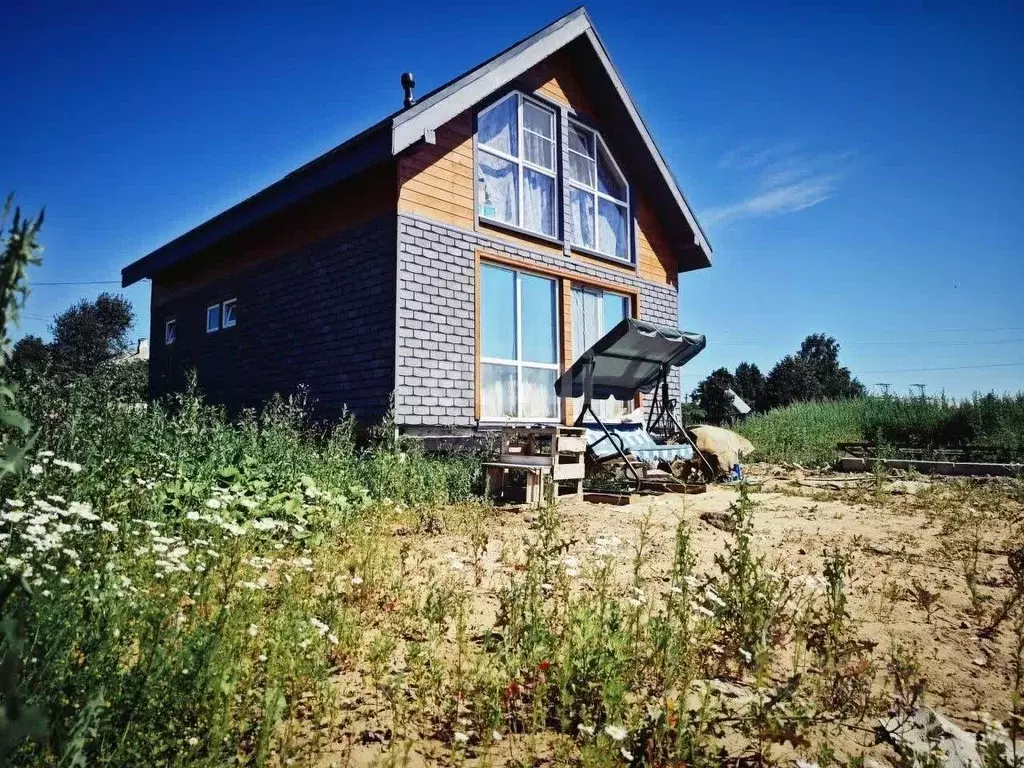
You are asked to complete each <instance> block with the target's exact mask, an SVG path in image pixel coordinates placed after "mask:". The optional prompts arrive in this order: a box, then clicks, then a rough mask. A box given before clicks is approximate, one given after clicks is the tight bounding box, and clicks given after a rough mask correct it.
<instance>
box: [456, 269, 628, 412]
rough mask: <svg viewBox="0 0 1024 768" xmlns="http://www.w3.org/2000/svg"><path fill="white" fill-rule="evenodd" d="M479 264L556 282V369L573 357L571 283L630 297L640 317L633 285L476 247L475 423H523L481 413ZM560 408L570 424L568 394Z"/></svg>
mask: <svg viewBox="0 0 1024 768" xmlns="http://www.w3.org/2000/svg"><path fill="white" fill-rule="evenodd" d="M482 264H493V265H494V266H497V267H504V268H506V269H514V270H517V271H519V272H526V273H529V274H533V275H536V276H537V277H547V278H552V279H554V280H555V281H556V286H557V299H558V300H557V302H556V304H557V307H556V315H557V320H556V322H557V323H558V351H559V358H560V359H559V362H558V365H559V371H560V372H564V371H565V369H566V368H567V367H568V366H569V365H571V363H572V362H573V360H572V359H570V358H571V357H572V313H571V312H566V311H565V306H566V303H567V299H568V305H569V306H570V307H571V306H572V286H573V284H578V285H583V286H588V287H593V288H598V289H600V290H603V291H611V292H612V293H616V294H619V295H620V296H626V297H627V298H629V299H630V307H631V309H632V313H633V314H632V317H634V318H639V317H640V291H639V289H638V288H633V287H632V286H628V285H622V284H619V283H611V282H608V281H606V280H601V279H599V278H592V277H590V276H588V275H580V274H578V273H577V272H574V271H572V270H569V269H560V268H557V267H548V266H545V265H542V264H533V263H530V262H527V261H525V260H520V259H516V258H511V257H507V256H502V255H499V254H496V253H492V252H490V251H486V250H482V249H478V250H476V251H475V253H474V265H473V274H474V300H473V318H474V321H473V344H474V354H473V360H474V364H473V378H474V382H473V390H474V398H473V400H474V403H473V409H474V416H475V418H476V421H477V424H478V425H486V426H491V425H493V426H497V425H499V424H502V423H522V422H521V421H519V422H517V421H513V420H492V419H485V418H483V417H482V412H483V401H482V397H481V384H482V381H483V380H482V374H483V367H482V363H481V345H480V341H481V340H480V267H481V265H482ZM559 400H560V401H561V402H560V411H561V423H562V424H566V425H570V424H572V423H573V421H572V420H573V417H574V414H573V412H572V398H571V397H560V398H559ZM634 403H635V407H636V408H639V407H640V406H641V405H642V404H643V396H642V395H639V394H638V395H637V396H636V398H635V400H634ZM526 421H527V422H529V423H541V420H538V419H526ZM544 423H558V422H556V421H551V422H544Z"/></svg>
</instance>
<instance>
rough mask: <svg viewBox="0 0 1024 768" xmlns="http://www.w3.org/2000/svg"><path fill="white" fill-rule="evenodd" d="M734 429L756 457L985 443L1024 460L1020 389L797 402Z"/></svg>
mask: <svg viewBox="0 0 1024 768" xmlns="http://www.w3.org/2000/svg"><path fill="white" fill-rule="evenodd" d="M737 429H738V431H739V432H740V433H741V434H743V435H744V436H745V437H746V438H748V439H749V440H750V441H751V442H752V443H753V444H754V446H755V447H756V448H757V453H756V454H755V457H756V458H757V459H758V460H759V461H778V462H785V461H793V462H800V463H804V464H815V463H825V462H831V461H834V460H835V459H836V458H837V456H838V452H837V450H836V445H837V443H842V442H872V443H876V444H878V445H880V446H883V447H884V446H896V445H901V446H913V447H917V448H923V449H936V448H955V447H963V446H966V445H971V446H980V447H985V446H989V447H994V448H1000V449H1003V450H1002V451H1001V454H1002V456H1003V458H1005V459H1006V460H1017V461H1019V460H1021V459H1022V458H1024V394H1017V395H1005V396H998V395H995V394H988V395H983V396H982V395H975V396H974V397H973V398H971V399H969V400H962V401H951V400H947V399H946V398H939V399H931V400H926V399H922V398H900V397H860V398H855V399H851V400H839V401H835V402H813V403H797V404H794V405H790V406H787V407H785V408H777V409H775V410H772V411H769V412H767V413H764V414H758V415H756V416H753V417H751V418H750V419H748V420H747V421H745V422H744V423H743V424H741V425H739V427H738V428H737Z"/></svg>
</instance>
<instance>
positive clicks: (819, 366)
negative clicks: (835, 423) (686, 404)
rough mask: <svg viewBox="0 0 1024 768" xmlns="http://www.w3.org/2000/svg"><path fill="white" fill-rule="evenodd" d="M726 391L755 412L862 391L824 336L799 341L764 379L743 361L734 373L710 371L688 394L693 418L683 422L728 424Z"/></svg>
mask: <svg viewBox="0 0 1024 768" xmlns="http://www.w3.org/2000/svg"><path fill="white" fill-rule="evenodd" d="M727 389H731V390H732V391H733V392H735V393H736V394H737V395H739V396H740V397H741V398H743V400H744V401H745V402H746V403H747V404H748V405H749V406H750V407H751V408H753V409H754V410H755V411H759V412H764V411H768V410H770V409H772V408H779V407H782V406H786V405H790V404H791V403H797V402H804V401H808V400H842V399H845V398H850V397H860V396H862V395H864V394H865V392H866V391H865V389H864V385H863V384H861V383H860V381H858V380H857V379H856V377H854V376H853V375H852V374H851V373H850V369H849V368H845V367H843V366H842V365H840V364H839V342H838V341H836V340H835V339H834V338H833V337H831V336H827V335H826V334H824V333H814V334H811V335H810V336H808V337H807V338H806V339H804V340H803V343H802V344H800V349H799V350H797V352H796V353H795V354H792V355H786V356H785V357H784V358H782V359H781V360H780V361H779V362H777V363H776V364H775V366H774V367H773V368H772V369H771V370H770V371H769V372H768V375H767V376H765V375H764V374H763V373H761V370H760V369H759V368H758V367H757V365H755V364H754V363H747V362H742V363H740V364H739V365H737V366H736V370H735V371H730V370H729V369H728V368H718V369H716V370H714V371H712V372H711V373H710V374H709V375H708V377H707V378H705V379H704V380H703V381H701V382H700V383H699V384H698V385H697V388H696V389H694V391H693V394H692V395H691V400H692V401H693V404H694V405H696V406H697V408H698V409H699V413H697V412H693V411H692V410H691V412H690V413H688V414H686V418H687V419H688V420H694V419H697V418H699V419H703V420H704V421H707V422H709V423H712V424H724V423H727V422H729V421H730V420H731V419H732V418H733V417H734V416H735V415H736V410H735V409H734V408H733V404H732V398H731V397H730V396H729V395H728V394H727V392H726V390H727Z"/></svg>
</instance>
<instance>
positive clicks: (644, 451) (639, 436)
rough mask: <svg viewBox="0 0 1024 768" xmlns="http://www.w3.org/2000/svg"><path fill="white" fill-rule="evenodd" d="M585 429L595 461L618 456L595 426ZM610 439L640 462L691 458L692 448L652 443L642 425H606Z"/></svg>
mask: <svg viewBox="0 0 1024 768" xmlns="http://www.w3.org/2000/svg"><path fill="white" fill-rule="evenodd" d="M584 426H585V427H586V429H587V445H588V446H589V447H590V451H591V453H592V454H593V455H594V457H595V458H597V459H599V460H600V459H607V458H610V457H612V456H616V455H618V454H617V452H616V450H615V446H614V445H612V442H611V440H609V439H608V438H607V437H605V434H604V432H603V431H602V430H601V427H599V426H598V425H597V424H584ZM605 426H606V427H608V431H609V432H610V433H611V435H612V438H613V439H615V440H616V442H618V440H619V439H621V440H622V448H623V450H625V451H627V452H628V453H631V454H632V455H634V456H636V457H637V458H638V459H640V460H641V461H675V460H676V459H682V460H684V461H689V460H690V459H692V458H693V447H692V446H690V445H688V444H686V445H658V444H657V443H656V442H654V438H652V437H651V436H650V435H649V434H648V433H647V430H646V429H644V426H643V424H630V423H625V422H624V423H621V424H606V425H605Z"/></svg>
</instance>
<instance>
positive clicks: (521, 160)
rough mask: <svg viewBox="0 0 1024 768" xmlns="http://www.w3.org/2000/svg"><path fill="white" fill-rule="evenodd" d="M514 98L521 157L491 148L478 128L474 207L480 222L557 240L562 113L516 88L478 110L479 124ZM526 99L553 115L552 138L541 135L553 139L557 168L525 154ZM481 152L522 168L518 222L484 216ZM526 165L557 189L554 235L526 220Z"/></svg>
mask: <svg viewBox="0 0 1024 768" xmlns="http://www.w3.org/2000/svg"><path fill="white" fill-rule="evenodd" d="M512 98H514V99H516V130H517V131H518V137H517V139H516V145H517V146H518V148H519V157H514V156H512V155H510V154H508V153H507V152H502V151H501V150H500V149H494V148H493V147H488V146H487V145H486V144H483V143H481V141H480V137H479V131H477V133H476V134H475V135H474V137H473V140H474V142H475V143H476V150H477V153H478V154H477V157H476V158H475V160H476V168H474V171H475V177H476V178H475V180H474V184H473V206H474V208H475V209H476V212H477V217H478V218H479V219H480V221H485V222H487V223H488V224H495V225H497V226H499V227H509V226H511V227H516V228H517V229H521V230H523V231H524V232H530V233H532V234H535V235H538V236H540V237H548V238H555V239H557V238H558V211H559V209H560V208H561V205H560V200H559V187H558V167H559V158H558V134H559V128H558V124H559V120H558V112H557V111H556V110H555V109H554V108H552V107H549V106H548V105H547V104H545V103H544V102H542V101H538V100H537V99H532V98H530V97H529V96H527V95H526V94H524V93H522V92H521V91H512V92H510V93H509V94H507V95H506V96H503V97H502V98H500V99H498V100H497V101H496V102H494V103H493V104H491V105H490V106H488V107H486V108H485V109H481V110H480V111H479V112H478V113H477V122H478V123H479V121H480V118H481V117H483V116H484V115H486V114H487V113H488V112H490V111H491V110H492V109H494V108H496V107H498V106H500V105H501V104H504V103H505V102H506V101H508V100H509V99H512ZM526 101H528V102H530V104H532V105H533V106H535V107H537V109H540V110H543V111H544V112H547V113H548V114H549V115H551V138H550V139H548V137H547V136H541V138H542V139H544V140H545V141H550V142H551V162H552V164H553V165H554V168H545V167H544V166H542V165H537V164H536V163H531V162H530V161H529V160H527V159H526V157H525V155H526V141H525V140H524V138H525V137H524V131H527V130H529V129H527V128H524V127H523V103H524V102H526ZM530 133H533V134H534V135H536V136H540V134H538V133H536V132H534V131H530ZM480 152H486V153H487V154H489V155H493V156H494V157H497V158H500V159H502V160H505V161H506V162H509V163H513V164H515V165H516V167H517V169H518V170H517V172H516V173H517V175H518V184H517V185H516V191H517V194H518V195H519V200H518V201H517V204H516V218H517V219H518V220H517V221H515V222H508V221H502V220H501V219H492V218H491V217H489V216H484V215H483V213H482V212H481V211H480V200H479V199H478V198H479V195H480V187H479V184H480V157H479V153H480ZM524 168H529V169H530V170H531V171H536V172H537V173H540V174H543V175H544V176H547V177H548V178H550V179H551V180H552V181H553V182H554V184H553V189H552V199H551V234H548V233H547V232H541V231H538V230H534V229H530V228H529V227H527V226H526V225H525V223H524V218H523V217H524V213H525V211H524V208H523V176H524V175H525V172H524V170H523V169H524ZM623 178H625V177H623Z"/></svg>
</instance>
